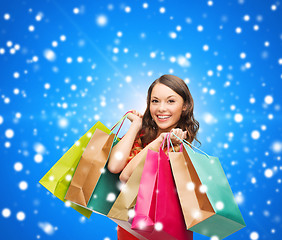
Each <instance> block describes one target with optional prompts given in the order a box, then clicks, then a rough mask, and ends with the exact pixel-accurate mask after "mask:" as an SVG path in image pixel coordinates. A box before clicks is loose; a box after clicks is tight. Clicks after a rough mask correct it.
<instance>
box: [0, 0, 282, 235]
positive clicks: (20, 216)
mask: <svg viewBox="0 0 282 240" xmlns="http://www.w3.org/2000/svg"><path fill="white" fill-rule="evenodd" d="M9 4H10V6H15V7H14V8H16V9H17V11H15V10H13V8H8V5H7V6H6V5H5V4H4V5H3V4H2V5H3V6H2V10H3V11H2V13H1V40H2V41H1V42H0V61H1V81H0V138H1V141H0V150H1V157H2V159H1V160H2V163H4V164H2V166H1V169H2V172H1V177H2V182H3V183H5V184H4V185H5V186H3V190H4V192H2V194H3V196H5V197H4V198H3V199H2V201H1V204H0V206H1V230H2V236H3V237H4V238H7V239H8V238H9V239H21V238H28V239H45V238H46V237H48V238H50V239H64V238H66V237H67V238H69V239H79V238H84V239H90V238H91V239H93V237H94V238H95V237H96V236H98V237H97V238H99V239H104V240H111V239H116V224H114V223H113V222H112V221H110V220H109V219H107V218H105V217H104V216H100V215H98V214H95V213H94V214H93V215H95V216H94V217H92V216H91V218H90V219H88V218H86V217H83V216H82V215H78V214H77V213H76V212H75V211H74V210H72V209H71V208H69V207H70V206H71V202H69V201H66V202H65V203H62V202H61V201H58V199H56V198H55V197H53V196H52V194H50V193H49V192H47V191H46V189H44V188H43V187H42V186H40V184H38V181H39V179H40V178H41V177H42V176H43V174H44V173H46V172H47V171H48V170H49V169H50V168H51V167H52V166H53V165H54V164H55V163H56V161H57V160H58V159H59V158H60V157H61V156H62V155H63V154H64V153H66V152H67V151H68V149H69V148H70V147H71V146H72V145H73V144H75V147H77V148H78V149H79V148H80V146H81V142H80V141H78V139H79V138H80V137H81V136H82V135H83V134H84V133H85V132H86V131H87V130H88V129H90V128H91V127H92V126H93V125H94V124H95V123H96V122H97V121H101V122H102V123H103V124H105V125H106V126H107V127H108V128H111V127H112V126H113V125H114V124H115V123H116V122H117V121H118V120H119V119H120V117H121V116H122V115H123V114H124V113H125V112H126V111H128V110H130V109H136V110H138V111H140V112H142V113H143V112H144V111H145V109H146V94H147V90H148V87H149V86H150V84H151V82H152V81H153V80H155V79H157V78H158V77H159V76H160V75H162V74H165V73H166V74H168V73H171V74H175V75H177V76H179V77H181V78H182V79H184V80H185V82H186V83H187V85H188V86H189V89H190V92H191V94H192V96H193V101H194V117H195V119H196V120H197V121H199V125H200V128H199V132H198V135H197V136H198V139H199V140H200V142H201V148H200V149H202V150H203V151H205V152H207V153H208V154H210V155H214V156H218V157H219V159H220V161H221V164H222V167H223V170H224V171H225V173H226V175H227V177H228V181H229V183H230V186H231V189H232V191H233V193H234V198H235V201H236V203H237V204H238V205H239V208H240V209H241V210H242V213H243V217H244V219H245V221H246V223H247V228H244V229H243V230H240V231H238V232H236V233H234V234H233V235H231V236H230V237H229V238H230V239H236V240H237V239H250V240H268V239H274V240H276V239H277V240H279V239H282V231H281V219H282V213H281V209H280V199H281V186H282V185H281V183H282V179H281V171H282V166H281V153H282V140H281V139H282V138H281V136H282V127H281V104H282V103H281V97H280V95H281V93H280V92H281V79H282V69H281V66H282V54H281V41H282V32H281V29H280V28H279V24H278V25H277V23H279V22H281V21H282V18H281V16H282V14H281V11H282V8H281V4H280V3H279V1H273V2H270V1H261V2H260V3H259V4H255V3H251V2H250V1H246V0H238V1H231V2H230V1H229V2H228V1H222V2H219V1H212V0H207V1H204V3H201V4H200V3H198V2H195V3H193V4H192V3H188V2H187V1H182V0H181V1H180V2H179V3H177V4H175V2H169V1H164V0H160V1H156V2H146V1H143V2H132V1H129V2H123V3H122V2H121V3H118V2H111V3H109V2H103V1H88V0H82V1H79V2H73V3H71V2H69V3H65V4H62V3H60V1H56V2H54V1H49V2H41V4H40V8H38V6H37V4H36V3H32V2H30V3H28V4H27V3H24V2H18V1H13V0H12V1H11V2H9ZM129 124H130V123H129V121H128V120H126V121H125V124H124V126H123V127H122V128H121V132H120V133H119V136H120V137H122V136H123V135H124V134H125V132H126V130H127V129H128V127H129ZM91 136H92V135H91V134H89V135H88V137H89V138H91ZM195 144H196V143H195ZM196 145H197V144H196ZM115 157H116V159H119V160H122V158H123V155H122V154H121V153H120V152H118V153H116V156H115ZM101 172H102V173H106V170H105V168H102V169H101ZM210 177H211V176H210ZM49 179H50V181H57V179H55V177H54V176H53V175H51V176H50V178H49ZM71 179H72V176H71V175H70V174H69V173H68V174H66V175H65V176H64V178H63V179H61V180H64V181H66V182H69V181H71ZM210 179H212V177H211V178H210ZM118 187H119V188H120V189H124V190H125V191H126V188H125V185H120V186H118ZM196 188H199V185H196V184H195V183H193V182H189V183H187V184H186V190H187V191H190V192H191V191H198V192H200V193H209V190H208V189H207V187H206V186H205V185H201V186H200V188H199V189H196ZM117 197H118V196H117V195H116V194H114V193H109V194H108V195H107V196H106V199H105V201H108V202H114V201H115V199H116V198H117ZM215 208H216V209H217V210H218V211H224V210H225V209H227V208H228V204H227V203H226V202H224V201H218V202H217V203H216V205H215ZM134 214H135V212H134V209H130V210H129V211H128V215H129V217H131V218H132V217H134ZM193 214H194V216H195V217H197V216H199V212H197V211H196V212H194V213H193ZM141 225H142V223H141ZM2 226H3V227H2ZM261 226H263V228H262V227H261ZM154 227H155V229H156V231H161V230H162V229H163V225H162V223H160V222H158V223H155V225H154ZM14 229H16V231H13V230H14ZM30 229H32V234H30V232H31V231H29V230H30ZM86 229H87V230H86ZM28 231H29V232H28ZM11 233H13V235H11ZM8 236H9V237H8ZM195 239H196V237H195ZM197 239H199V240H201V239H204V238H201V236H197ZM210 239H211V240H219V238H218V237H217V236H211V238H210Z"/></svg>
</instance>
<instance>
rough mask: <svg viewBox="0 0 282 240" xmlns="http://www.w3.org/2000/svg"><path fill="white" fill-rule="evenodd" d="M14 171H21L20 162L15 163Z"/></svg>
mask: <svg viewBox="0 0 282 240" xmlns="http://www.w3.org/2000/svg"><path fill="white" fill-rule="evenodd" d="M14 169H15V171H17V172H20V171H21V170H22V169H23V165H22V163H21V162H16V163H15V164H14Z"/></svg>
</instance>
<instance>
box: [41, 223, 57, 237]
mask: <svg viewBox="0 0 282 240" xmlns="http://www.w3.org/2000/svg"><path fill="white" fill-rule="evenodd" d="M38 227H39V228H41V230H42V231H43V232H45V233H46V234H47V235H53V234H54V232H55V230H56V228H55V227H53V226H52V225H51V224H50V223H48V222H39V223H38Z"/></svg>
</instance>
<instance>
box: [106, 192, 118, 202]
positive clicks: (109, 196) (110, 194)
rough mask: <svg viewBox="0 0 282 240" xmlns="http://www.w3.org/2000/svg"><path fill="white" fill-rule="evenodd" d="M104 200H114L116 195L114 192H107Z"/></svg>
mask: <svg viewBox="0 0 282 240" xmlns="http://www.w3.org/2000/svg"><path fill="white" fill-rule="evenodd" d="M106 200H107V201H108V202H114V201H115V200H116V195H115V194H114V193H109V194H108V195H107V199H106Z"/></svg>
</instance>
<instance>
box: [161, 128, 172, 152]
mask: <svg viewBox="0 0 282 240" xmlns="http://www.w3.org/2000/svg"><path fill="white" fill-rule="evenodd" d="M165 141H166V144H167V151H168V152H169V147H170V145H171V147H172V149H173V151H174V152H175V150H174V147H173V144H172V142H171V140H170V133H167V134H166V135H165V138H164V140H163V142H162V144H161V145H160V148H162V149H164V145H165Z"/></svg>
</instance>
